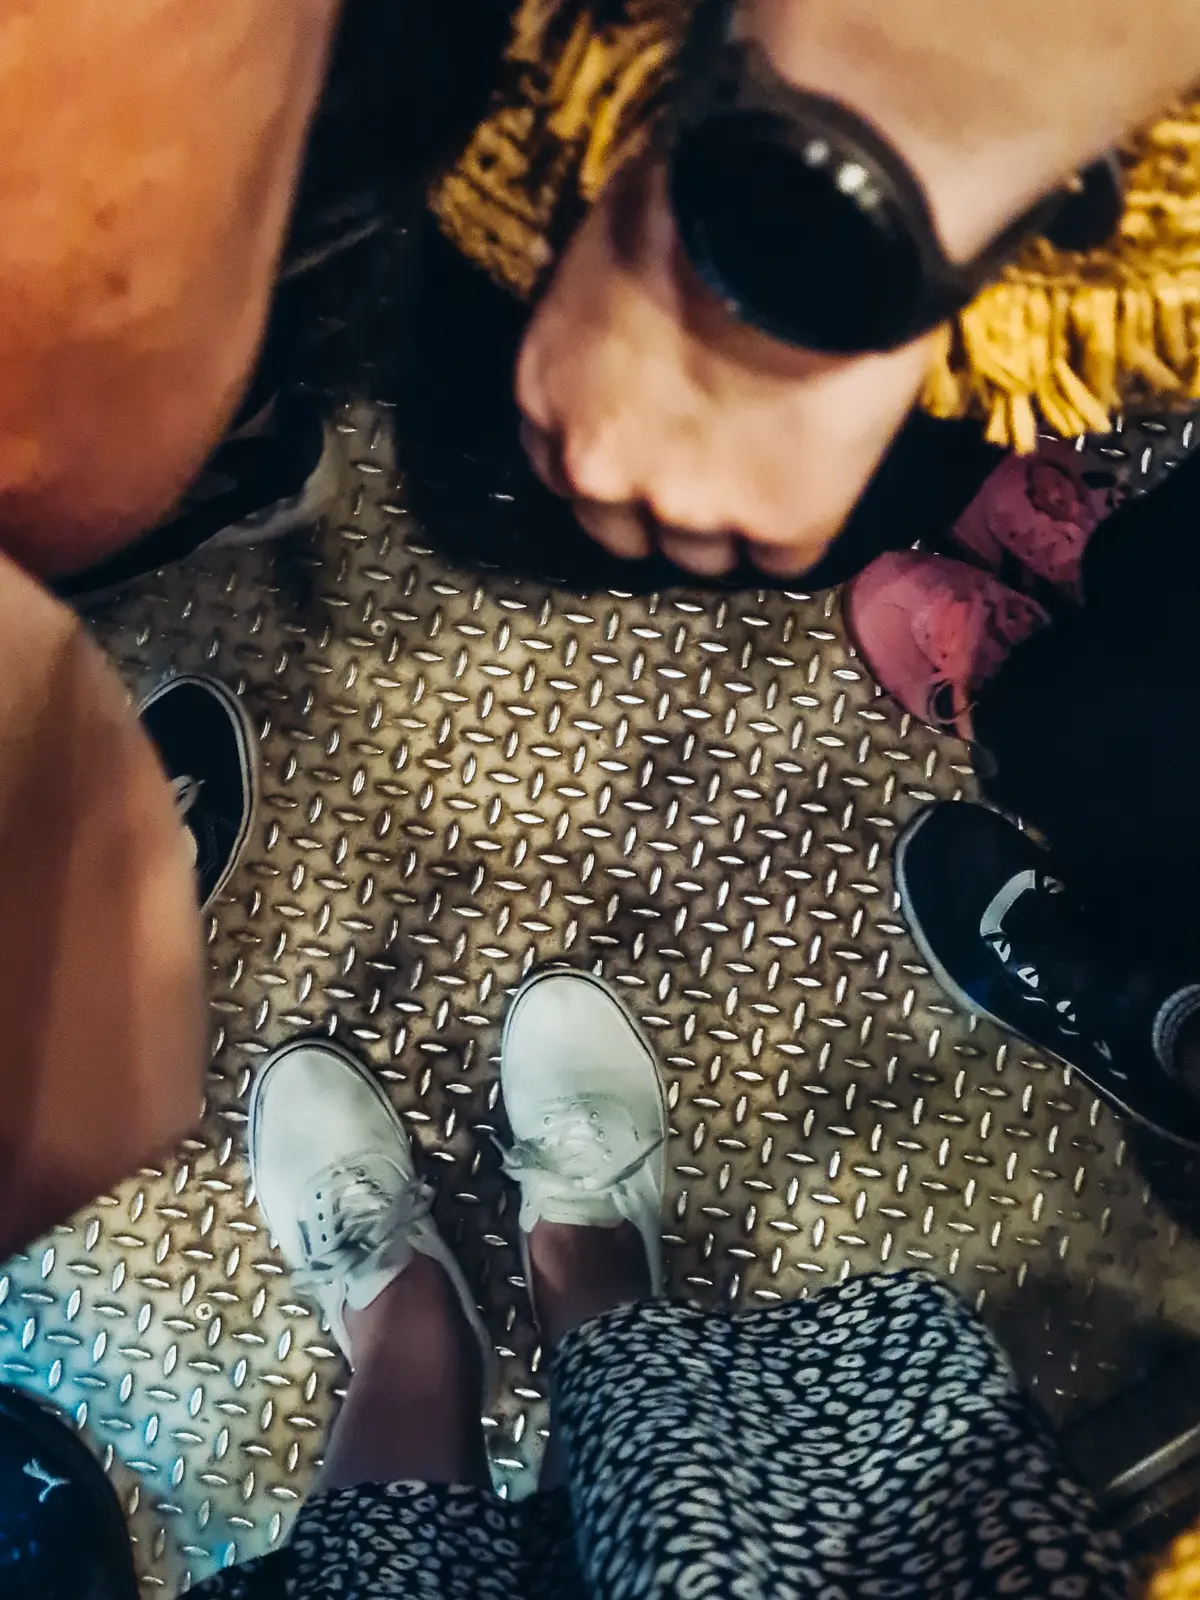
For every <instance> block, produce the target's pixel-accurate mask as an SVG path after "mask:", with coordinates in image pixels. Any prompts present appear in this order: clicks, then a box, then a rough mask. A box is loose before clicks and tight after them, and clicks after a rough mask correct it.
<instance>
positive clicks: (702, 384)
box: [517, 0, 1200, 574]
mask: <svg viewBox="0 0 1200 1600" xmlns="http://www.w3.org/2000/svg"><path fill="white" fill-rule="evenodd" d="M741 20H742V22H743V23H744V24H745V26H746V28H747V30H748V31H750V32H751V34H752V35H753V36H754V37H756V38H757V39H758V40H759V42H760V43H762V44H763V45H764V47H765V48H766V50H767V52H768V54H769V55H770V56H771V58H772V60H773V61H774V64H775V66H776V69H777V70H778V71H780V72H782V73H783V74H784V75H785V76H787V77H790V78H791V79H792V80H793V81H794V82H795V83H797V84H798V85H800V86H802V87H805V88H809V89H812V90H815V91H817V92H819V93H824V94H827V95H829V96H831V97H832V98H835V99H839V100H841V101H843V102H844V103H846V104H847V105H849V106H850V107H852V108H853V109H855V110H858V111H860V112H861V113H863V114H864V115H866V116H868V117H869V118H870V119H871V120H872V121H874V122H875V124H876V125H877V126H878V127H879V128H880V129H881V131H882V132H883V133H884V134H885V135H887V136H888V137H889V139H890V140H891V141H892V143H893V144H894V145H895V146H896V147H897V148H898V149H899V150H900V151H901V153H902V154H903V155H905V156H906V158H907V159H908V161H909V162H910V163H911V165H912V166H913V168H914V170H915V171H916V172H917V174H918V175H919V176H920V177H921V178H922V179H923V181H924V183H925V186H926V188H927V190H928V192H929V195H930V200H931V203H932V207H933V212H934V216H935V219H936V220H937V223H938V225H939V229H940V231H941V233H942V235H943V241H944V243H945V245H946V247H947V249H948V250H949V251H951V253H954V254H958V255H960V256H962V257H966V256H968V255H970V254H973V253H974V251H975V250H976V249H977V248H978V247H979V246H980V245H981V244H982V243H983V242H985V241H986V240H988V239H990V238H991V237H993V236H994V235H995V234H996V233H997V232H998V231H999V230H1000V228H1001V227H1002V226H1003V224H1004V223H1006V222H1007V221H1009V220H1011V219H1012V218H1013V217H1015V216H1017V215H1018V214H1019V213H1020V212H1021V211H1022V210H1024V208H1025V207H1026V205H1027V204H1028V203H1029V202H1030V201H1032V200H1033V199H1034V198H1035V197H1037V196H1038V195H1040V194H1042V193H1044V192H1045V191H1046V190H1047V189H1048V188H1050V187H1051V186H1052V185H1054V184H1056V183H1058V182H1059V181H1061V180H1062V179H1063V178H1065V177H1066V176H1068V175H1069V174H1070V173H1071V172H1072V171H1073V170H1074V169H1075V168H1077V167H1078V166H1079V165H1080V164H1082V163H1084V162H1086V161H1088V160H1089V159H1090V158H1092V157H1093V156H1094V155H1096V154H1097V153H1098V152H1100V151H1101V150H1103V149H1104V148H1106V147H1108V146H1109V145H1111V144H1113V143H1114V142H1117V141H1119V140H1120V139H1121V138H1122V137H1123V136H1124V135H1125V134H1126V133H1127V132H1128V131H1129V130H1130V129H1132V128H1133V127H1134V126H1135V125H1136V124H1137V123H1138V122H1139V121H1141V120H1144V119H1145V118H1147V117H1148V116H1151V115H1153V114H1154V112H1155V111H1156V110H1157V109H1159V108H1160V107H1162V106H1163V105H1164V104H1165V103H1166V102H1168V101H1169V100H1170V99H1171V98H1172V96H1173V95H1174V94H1176V93H1178V92H1180V91H1183V90H1185V89H1187V87H1188V86H1189V84H1191V83H1193V82H1195V81H1196V80H1198V79H1200V5H1198V4H1197V3H1196V0H1141V3H1140V4H1130V3H1129V0H986V3H984V0H744V3H743V7H742V11H741ZM618 236H619V237H618ZM627 245H628V248H627V247H626V246H627ZM619 246H620V247H619ZM680 260H681V252H680V249H679V243H678V239H677V237H676V234H675V227H674V222H673V219H672V217H671V214H670V210H669V207H668V205H667V198H666V186H665V183H664V181H663V173H662V170H661V168H660V169H658V170H654V169H651V170H649V171H647V172H645V173H638V172H626V173H624V174H621V175H619V176H618V177H617V179H616V180H615V181H614V183H613V184H612V185H611V186H610V188H609V190H608V191H606V193H605V194H604V195H603V196H602V197H601V199H600V201H599V202H598V204H597V206H596V207H595V209H594V211H593V212H592V214H591V216H589V218H588V219H587V220H586V222H585V223H584V224H583V226H582V227H581V228H580V229H579V231H578V233H577V234H576V236H575V238H574V240H573V241H572V243H571V247H570V249H569V250H568V251H567V253H566V255H565V257H564V259H563V261H562V263H561V266H560V267H559V270H558V272H557V274H556V277H555V279H554V281H553V282H552V284H551V286H550V289H549V291H548V293H547V295H546V297H545V299H544V300H543V302H542V304H541V306H540V307H539V310H538V314H537V316H536V318H535V319H534V322H533V324H532V325H531V328H530V331H529V333H528V335H527V337H526V341H525V345H524V348H523V350H522V354H521V360H520V364H519V367H518V379H517V395H518V400H519V402H520V404H521V407H522V409H523V411H524V412H525V415H526V417H527V419H528V422H529V425H530V426H529V433H528V449H529V454H530V458H531V460H532V462H533V464H534V467H535V470H537V471H538V472H539V473H540V475H541V476H542V477H543V479H544V480H545V482H546V483H547V484H548V485H549V487H550V488H552V489H554V490H555V491H556V492H557V493H560V494H564V495H567V496H568V497H570V498H572V499H573V500H574V501H575V504H576V509H577V514H578V516H579V520H580V521H581V522H582V524H583V525H584V527H585V528H586V529H587V531H588V532H589V533H591V534H592V536H593V537H594V538H596V539H597V540H598V541H599V542H600V543H601V544H603V545H605V546H606V547H607V548H608V549H609V550H611V551H613V552H614V553H615V554H617V555H623V556H639V555H644V554H646V553H647V552H648V551H649V549H650V548H651V546H652V545H655V544H656V545H657V546H658V547H659V548H661V549H662V550H663V551H664V552H665V553H666V554H667V555H669V556H670V557H671V558H672V559H673V560H675V561H676V562H678V563H679V564H680V565H681V566H684V567H687V568H689V569H691V570H692V571H695V572H701V573H708V574H719V573H722V572H725V571H727V570H729V569H730V568H731V567H732V566H733V565H734V563H735V561H736V560H737V557H738V553H739V544H744V545H745V547H746V548H747V549H748V551H749V553H750V554H751V556H752V557H753V559H754V560H755V561H756V562H757V563H758V564H759V565H760V566H761V567H762V568H763V569H764V570H766V571H768V572H772V573H778V574H789V573H800V572H803V571H805V570H806V569H807V568H809V567H811V566H812V565H813V564H814V562H816V561H817V560H818V559H819V557H820V556H821V554H822V552H823V551H824V549H825V548H826V547H827V546H828V544H829V542H830V540H831V539H832V538H833V537H834V535H835V534H836V533H837V531H838V529H839V528H840V526H841V525H842V523H843V522H844V520H845V518H846V517H847V516H848V514H849V513H850V511H851V509H852V508H853V506H854V504H855V502H856V500H857V499H858V497H859V495H860V494H861V492H862V490H863V487H864V485H865V484H866V482H867V481H868V479H869V477H870V475H871V473H872V472H873V471H874V469H875V467H876V466H877V464H878V462H879V460H880V457H881V456H882V455H883V453H884V451H885V450H886V448H887V446H888V444H889V442H890V440H891V439H892V437H893V435H894V434H895V432H896V430H897V429H898V428H899V426H900V424H901V423H902V422H903V420H904V418H905V416H906V415H907V414H908V412H909V410H910V409H911V407H912V404H913V402H914V399H915V397H916V394H917V392H918V389H919V387H920V385H921V382H922V380H923V378H924V375H925V373H926V371H927V370H928V365H929V353H928V350H927V348H926V347H925V346H924V345H923V344H922V343H919V342H918V343H916V344H913V345H908V346H905V347H902V348H901V349H899V350H896V351H892V352H891V353H889V354H887V355H869V356H864V357H857V358H852V359H840V360H832V359H829V358H826V357H819V356H815V355H813V354H811V353H809V352H806V351H802V350H790V349H786V348H785V347H783V346H781V345H774V344H771V343H770V341H768V340H766V339H764V338H762V337H761V336H760V335H757V334H754V333H752V332H750V331H749V330H747V329H744V328H737V327H734V326H733V325H731V324H729V323H728V322H727V321H723V320H722V318H721V317H719V316H717V315H714V314H713V312H714V308H713V307H712V306H711V305H707V306H706V305H704V304H698V303H697V298H696V291H695V289H694V287H693V284H692V280H691V277H690V275H689V274H687V273H686V272H681V271H680Z"/></svg>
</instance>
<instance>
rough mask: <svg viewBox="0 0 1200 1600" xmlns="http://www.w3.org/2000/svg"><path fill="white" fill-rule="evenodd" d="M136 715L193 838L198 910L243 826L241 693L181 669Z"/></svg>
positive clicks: (224, 872)
mask: <svg viewBox="0 0 1200 1600" xmlns="http://www.w3.org/2000/svg"><path fill="white" fill-rule="evenodd" d="M138 716H139V717H140V718H141V722H142V726H143V727H144V728H145V730H146V733H147V735H148V736H149V738H150V741H151V743H152V744H153V745H154V748H155V750H156V751H157V752H158V758H159V760H160V761H161V763H162V765H163V769H164V771H165V772H166V775H167V778H168V780H169V781H170V783H171V785H172V787H173V789H174V791H175V802H176V805H177V807H178V809H179V820H180V823H181V824H182V825H183V826H184V827H186V828H187V829H188V830H189V832H190V833H191V836H192V838H193V840H194V842H195V851H196V883H197V895H198V897H199V900H200V908H201V910H204V909H205V908H207V906H208V905H210V904H211V902H212V901H213V900H214V899H215V898H216V897H217V895H219V894H220V892H221V890H222V889H223V888H224V887H225V885H226V884H227V883H228V881H229V878H230V875H231V874H232V872H233V870H234V868H235V867H236V865H237V863H238V859H239V857H240V856H241V853H242V849H243V848H244V846H245V843H246V840H247V838H248V837H249V834H250V823H251V818H252V816H253V808H254V797H255V793H256V790H257V787H258V784H257V769H256V759H255V750H256V741H255V737H254V730H253V728H252V727H251V724H250V719H249V716H248V715H247V713H246V708H245V706H244V705H243V704H242V701H241V700H240V699H239V698H238V696H237V695H236V694H234V693H233V691H232V690H231V689H229V688H227V687H226V686H225V684H223V683H221V682H219V681H218V680H217V679H215V678H206V677H202V676H200V675H199V674H195V673H181V674H180V675H179V676H177V677H173V678H168V679H167V680H166V682H165V683H162V684H160V685H159V686H158V688H156V689H154V690H153V691H152V692H151V693H150V694H149V695H147V696H146V698H145V700H143V701H142V703H141V705H140V706H139V707H138Z"/></svg>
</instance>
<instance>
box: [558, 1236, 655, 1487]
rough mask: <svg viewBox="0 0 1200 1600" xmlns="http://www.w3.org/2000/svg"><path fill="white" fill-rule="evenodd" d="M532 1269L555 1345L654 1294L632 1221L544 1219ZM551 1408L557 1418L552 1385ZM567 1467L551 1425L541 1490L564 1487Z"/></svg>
mask: <svg viewBox="0 0 1200 1600" xmlns="http://www.w3.org/2000/svg"><path fill="white" fill-rule="evenodd" d="M529 1267H530V1278H531V1280H532V1281H531V1282H530V1285H529V1292H530V1294H531V1295H532V1296H533V1301H534V1305H535V1306H536V1307H537V1314H538V1320H539V1322H540V1323H541V1326H542V1331H543V1333H544V1334H545V1337H546V1342H547V1344H548V1345H550V1347H551V1348H552V1349H553V1347H554V1346H555V1345H556V1344H558V1343H559V1341H560V1340H561V1339H562V1338H563V1337H564V1336H565V1335H566V1334H568V1333H570V1331H571V1329H572V1328H578V1327H580V1326H581V1325H582V1324H583V1323H585V1322H590V1321H591V1320H592V1318H593V1317H598V1316H600V1315H601V1314H602V1313H603V1312H605V1311H615V1310H616V1309H617V1307H618V1306H625V1305H633V1304H634V1303H635V1302H636V1301H638V1300H645V1299H648V1298H649V1295H650V1269H649V1267H648V1265H647V1263H646V1250H645V1246H644V1245H643V1244H642V1241H641V1238H640V1236H639V1235H638V1233H637V1230H636V1229H635V1228H632V1227H630V1225H629V1224H628V1223H627V1222H625V1223H622V1224H621V1226H620V1227H617V1228H580V1227H575V1226H574V1225H573V1224H569V1223H562V1222H539V1223H538V1224H537V1226H536V1227H535V1228H534V1230H533V1232H532V1233H531V1234H530V1235H529ZM550 1409H551V1415H552V1416H553V1411H554V1392H553V1386H552V1387H551V1400H550ZM566 1469H567V1458H566V1451H565V1450H564V1449H563V1446H562V1441H561V1436H560V1435H559V1434H558V1433H557V1432H556V1431H555V1429H554V1427H553V1423H552V1424H551V1429H550V1442H549V1444H548V1445H547V1447H546V1454H545V1456H544V1458H543V1460H542V1471H541V1476H540V1477H539V1479H538V1488H539V1489H558V1488H561V1487H562V1485H563V1484H564V1483H565V1482H566V1478H567V1470H566Z"/></svg>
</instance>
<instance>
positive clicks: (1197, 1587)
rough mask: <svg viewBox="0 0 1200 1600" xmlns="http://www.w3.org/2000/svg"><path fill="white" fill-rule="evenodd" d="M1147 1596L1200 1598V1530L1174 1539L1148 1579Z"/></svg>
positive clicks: (1155, 1598) (1152, 1599) (1154, 1599)
mask: <svg viewBox="0 0 1200 1600" xmlns="http://www.w3.org/2000/svg"><path fill="white" fill-rule="evenodd" d="M1144 1600H1200V1530H1197V1529H1193V1530H1192V1531H1191V1532H1189V1533H1181V1534H1180V1535H1179V1537H1178V1539H1176V1540H1175V1541H1174V1543H1173V1544H1172V1545H1171V1546H1170V1548H1169V1549H1168V1551H1167V1553H1166V1555H1165V1556H1164V1557H1163V1559H1162V1562H1161V1563H1160V1565H1159V1566H1158V1567H1157V1568H1156V1569H1155V1571H1154V1573H1153V1576H1152V1577H1151V1578H1150V1581H1149V1583H1147V1585H1146V1588H1145V1591H1144Z"/></svg>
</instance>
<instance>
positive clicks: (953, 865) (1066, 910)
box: [895, 802, 1200, 1146]
mask: <svg viewBox="0 0 1200 1600" xmlns="http://www.w3.org/2000/svg"><path fill="white" fill-rule="evenodd" d="M1047 862H1048V857H1047V854H1046V852H1045V851H1044V850H1042V849H1040V848H1039V847H1038V846H1037V845H1035V844H1034V843H1033V841H1032V840H1031V839H1029V838H1028V837H1027V836H1026V835H1025V834H1024V833H1022V832H1021V830H1020V829H1019V828H1017V827H1015V826H1014V825H1013V824H1012V823H1011V822H1009V821H1007V819H1006V818H1004V817H1002V816H1001V815H1000V814H999V813H998V812H995V811H990V810H988V809H987V808H986V807H984V806H978V805H969V804H965V803H959V802H943V803H939V804H937V805H933V806H930V807H928V808H927V809H926V810H925V811H922V812H921V813H920V815H919V816H918V817H917V818H916V820H915V821H914V822H912V823H911V824H910V825H909V827H908V828H907V829H906V830H905V832H904V833H903V834H902V835H901V837H900V840H899V841H898V843H897V845H896V853H895V875H896V888H897V891H898V893H899V896H900V906H901V909H902V911H903V913H904V916H905V917H906V919H907V921H908V925H909V928H910V929H911V930H912V935H913V938H914V939H915V941H916V943H917V947H918V949H919V950H920V951H921V954H922V955H923V956H924V958H925V961H926V962H927V964H928V966H929V969H930V971H931V972H932V973H933V975H934V977H935V978H936V979H937V980H938V982H939V983H940V984H941V985H942V987H943V988H944V989H945V990H946V991H947V993H948V994H949V995H950V996H951V997H952V998H953V999H954V1000H956V1001H957V1002H958V1004H959V1005H960V1006H962V1007H963V1008H964V1010H967V1011H973V1012H975V1013H976V1014H977V1015H979V1016H983V1017H988V1018H990V1019H991V1021H993V1022H995V1023H997V1024H998V1025H999V1026H1000V1027H1001V1028H1005V1029H1007V1030H1008V1031H1009V1032H1010V1033H1015V1034H1017V1035H1018V1036H1019V1037H1020V1038H1022V1039H1024V1040H1026V1041H1027V1042H1028V1043H1029V1044H1031V1045H1033V1046H1034V1047H1035V1048H1036V1049H1038V1050H1044V1051H1047V1052H1049V1053H1050V1054H1052V1055H1055V1056H1057V1057H1058V1058H1059V1059H1060V1060H1062V1061H1065V1062H1066V1063H1067V1064H1068V1065H1069V1066H1071V1067H1074V1068H1075V1070H1076V1071H1077V1072H1078V1073H1079V1075H1080V1077H1081V1078H1083V1079H1084V1081H1085V1082H1086V1083H1088V1084H1089V1085H1090V1086H1091V1088H1092V1089H1094V1090H1095V1092H1096V1094H1098V1095H1099V1096H1100V1097H1101V1098H1102V1099H1104V1100H1107V1101H1108V1102H1109V1103H1110V1104H1111V1105H1112V1106H1114V1107H1115V1108H1116V1109H1117V1110H1118V1111H1120V1112H1122V1113H1124V1114H1125V1115H1126V1116H1129V1117H1132V1118H1134V1119H1135V1120H1136V1121H1138V1122H1141V1123H1143V1124H1145V1125H1146V1126H1148V1127H1150V1128H1152V1129H1153V1130H1154V1131H1155V1132H1157V1133H1159V1134H1162V1135H1163V1136H1165V1137H1166V1138H1168V1139H1172V1140H1174V1141H1175V1142H1176V1143H1178V1144H1185V1145H1190V1146H1200V1098H1198V1097H1197V1096H1196V1095H1194V1094H1193V1093H1192V1092H1191V1091H1190V1090H1189V1089H1188V1087H1187V1085H1186V1084H1185V1082H1184V1081H1183V1079H1181V1078H1180V1077H1178V1076H1177V1075H1176V1074H1175V1073H1174V1072H1172V1071H1171V1070H1170V1069H1169V1068H1168V1067H1167V1066H1165V1065H1164V1064H1163V1062H1164V1060H1168V1061H1169V1060H1170V1058H1171V1049H1170V1044H1171V1039H1172V1035H1173V1033H1174V1032H1175V1031H1176V1029H1177V1022H1178V1019H1179V1018H1180V1016H1182V1015H1183V1014H1184V1013H1185V1012H1189V1013H1190V1012H1191V1011H1193V1010H1194V1009H1195V1007H1196V1003H1197V1000H1198V999H1200V987H1198V986H1197V984H1196V983H1195V982H1194V981H1192V980H1190V979H1189V978H1188V977H1187V976H1186V975H1184V974H1179V973H1173V972H1168V971H1166V970H1164V969H1162V968H1161V967H1159V968H1155V967H1152V966H1149V965H1147V963H1146V961H1145V959H1144V958H1141V959H1139V957H1138V955H1137V948H1138V947H1137V944H1136V942H1135V941H1134V940H1131V939H1130V938H1129V937H1128V936H1126V935H1124V934H1123V930H1122V929H1121V928H1120V927H1114V926H1111V925H1108V926H1106V925H1103V924H1099V923H1097V921H1096V920H1095V919H1094V918H1093V919H1089V918H1087V917H1086V916H1085V915H1084V914H1083V913H1082V911H1081V909H1080V908H1079V906H1078V905H1077V904H1076V903H1075V902H1074V901H1073V900H1072V898H1071V896H1070V894H1069V893H1068V892H1067V890H1066V889H1065V888H1064V886H1063V885H1062V883H1060V882H1059V881H1058V879H1056V878H1055V877H1054V876H1053V874H1052V873H1051V872H1050V871H1048V870H1047ZM1160 1058H1161V1059H1160Z"/></svg>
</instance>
